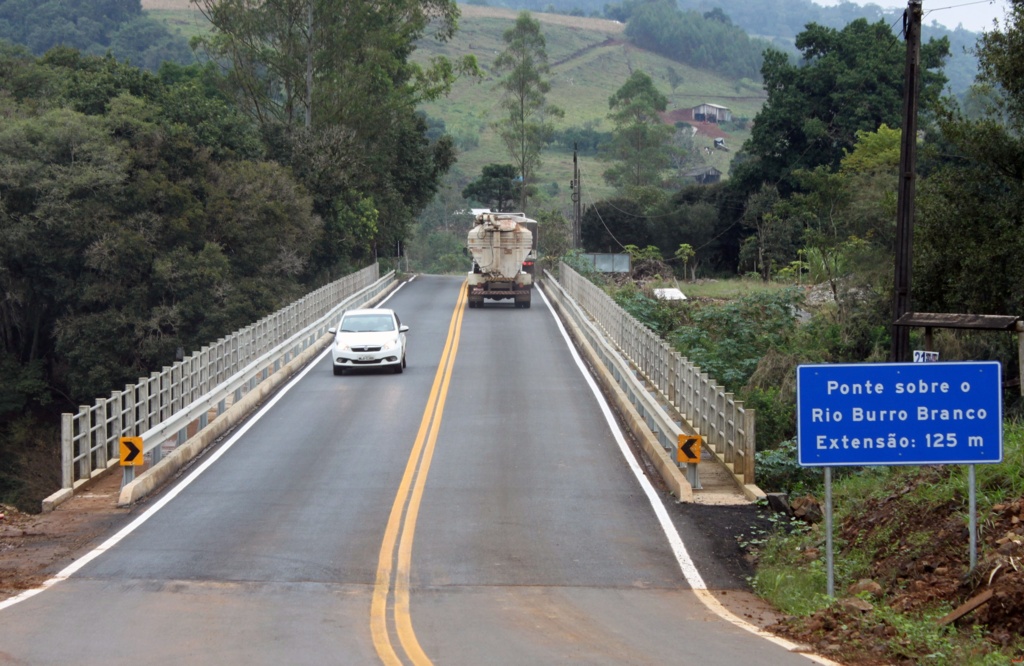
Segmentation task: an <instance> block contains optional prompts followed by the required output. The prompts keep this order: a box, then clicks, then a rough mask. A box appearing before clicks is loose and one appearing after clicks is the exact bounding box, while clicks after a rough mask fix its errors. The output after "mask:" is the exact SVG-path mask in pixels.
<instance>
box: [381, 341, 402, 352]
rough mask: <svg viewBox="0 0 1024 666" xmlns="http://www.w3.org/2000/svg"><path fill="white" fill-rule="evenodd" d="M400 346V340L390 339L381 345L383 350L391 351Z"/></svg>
mask: <svg viewBox="0 0 1024 666" xmlns="http://www.w3.org/2000/svg"><path fill="white" fill-rule="evenodd" d="M396 347H398V340H388V341H387V342H385V343H384V344H383V345H382V346H381V348H380V349H381V351H391V350H392V349H395V348H396Z"/></svg>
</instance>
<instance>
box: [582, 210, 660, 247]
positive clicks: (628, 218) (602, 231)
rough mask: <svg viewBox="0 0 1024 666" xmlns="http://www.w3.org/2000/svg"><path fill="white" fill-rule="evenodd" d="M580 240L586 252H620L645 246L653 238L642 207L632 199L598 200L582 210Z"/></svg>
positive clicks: (650, 242) (649, 243)
mask: <svg viewBox="0 0 1024 666" xmlns="http://www.w3.org/2000/svg"><path fill="white" fill-rule="evenodd" d="M580 237H581V238H580V239H581V240H582V242H583V247H584V248H586V249H587V251H589V252H622V251H624V249H625V247H626V246H627V245H636V246H638V247H648V246H649V245H651V244H652V241H653V238H652V234H651V231H650V225H649V223H648V220H647V216H646V215H645V214H644V210H643V208H642V207H641V206H640V204H638V203H637V202H635V201H633V200H632V199H611V200H608V201H599V202H597V203H596V204H594V205H593V206H590V207H589V208H587V209H586V210H585V211H584V212H583V220H582V222H581V229H580Z"/></svg>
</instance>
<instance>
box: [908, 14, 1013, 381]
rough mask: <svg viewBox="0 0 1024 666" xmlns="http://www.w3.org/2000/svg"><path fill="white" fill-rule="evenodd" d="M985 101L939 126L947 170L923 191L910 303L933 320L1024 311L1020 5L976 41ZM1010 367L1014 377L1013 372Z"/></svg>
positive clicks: (947, 116) (952, 109) (948, 114)
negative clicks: (942, 315) (941, 315)
mask: <svg viewBox="0 0 1024 666" xmlns="http://www.w3.org/2000/svg"><path fill="white" fill-rule="evenodd" d="M977 54H978V65H979V76H978V82H977V85H978V87H979V90H980V94H979V95H977V96H976V97H977V99H976V100H975V102H976V105H975V108H974V109H972V110H971V111H972V113H970V115H968V114H967V113H965V112H964V111H961V110H960V109H958V108H957V107H956V105H955V103H954V102H952V101H949V102H948V103H947V106H946V108H944V110H943V113H942V115H941V116H940V122H939V125H940V128H941V129H942V137H943V139H944V140H945V141H946V143H945V144H944V145H942V146H941V149H942V157H943V158H944V159H943V163H942V164H941V166H940V167H939V168H937V169H936V170H935V171H934V172H932V173H930V174H929V175H928V177H927V178H926V179H924V180H923V182H922V184H921V187H920V188H919V190H918V204H917V211H918V215H917V228H916V229H915V248H914V252H915V254H914V260H915V261H914V286H913V288H914V298H915V302H916V303H917V304H918V305H919V306H921V307H922V308H925V307H927V308H934V309H935V311H937V312H970V313H977V314H1006V315H1020V314H1021V307H1022V303H1024V138H1022V137H1024V66H1022V63H1024V5H1022V4H1021V3H1018V2H1015V3H1013V5H1012V6H1011V8H1010V10H1009V12H1008V13H1007V18H1006V21H1005V22H1003V23H1002V24H1001V25H999V26H998V28H997V29H994V30H992V31H990V32H986V33H985V34H984V35H983V36H982V37H981V38H980V39H979V41H978V48H977ZM1006 367H1010V368H1012V367H1014V364H1013V362H1012V360H1011V362H1009V363H1007V364H1006Z"/></svg>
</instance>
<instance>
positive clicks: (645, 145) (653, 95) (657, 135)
mask: <svg viewBox="0 0 1024 666" xmlns="http://www.w3.org/2000/svg"><path fill="white" fill-rule="evenodd" d="M608 106H609V107H610V109H611V112H610V113H609V114H608V117H609V118H610V119H611V121H612V122H613V123H614V125H615V131H614V133H613V139H612V142H611V144H610V146H608V149H607V153H608V155H609V156H610V157H611V158H612V159H613V160H614V166H612V167H610V168H609V169H608V170H607V171H605V172H604V179H605V181H606V182H608V184H609V185H612V186H614V187H616V188H618V189H619V191H620V192H623V193H626V192H628V191H629V190H637V189H641V188H650V187H655V188H657V187H660V186H661V184H662V172H663V171H664V170H665V169H667V168H668V167H669V166H671V163H672V154H673V149H672V144H671V140H672V136H673V134H675V129H674V128H673V127H671V126H669V125H666V124H665V122H664V121H663V120H662V119H661V116H659V115H658V114H659V113H662V112H664V111H665V109H666V108H667V107H668V99H667V98H666V97H665V95H663V94H662V93H661V92H660V91H659V90H658V89H657V88H656V87H655V85H654V81H653V80H652V79H651V77H650V76H648V75H647V74H645V73H644V72H642V71H639V70H637V71H635V72H633V73H632V74H631V75H630V77H629V79H627V80H626V83H624V84H623V85H622V87H621V88H619V89H618V90H617V91H615V94H614V95H612V96H611V97H610V98H609V99H608Z"/></svg>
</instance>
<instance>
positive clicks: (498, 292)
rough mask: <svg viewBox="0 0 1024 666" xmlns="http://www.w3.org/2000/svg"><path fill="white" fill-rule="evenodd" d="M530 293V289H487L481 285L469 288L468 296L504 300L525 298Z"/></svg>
mask: <svg viewBox="0 0 1024 666" xmlns="http://www.w3.org/2000/svg"><path fill="white" fill-rule="evenodd" d="M530 293H532V291H531V288H530V287H520V288H517V289H504V288H497V289H488V288H486V287H484V286H483V285H477V286H475V287H473V286H471V287H470V288H469V295H470V296H486V297H487V298H506V297H511V296H525V295H527V294H530Z"/></svg>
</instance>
